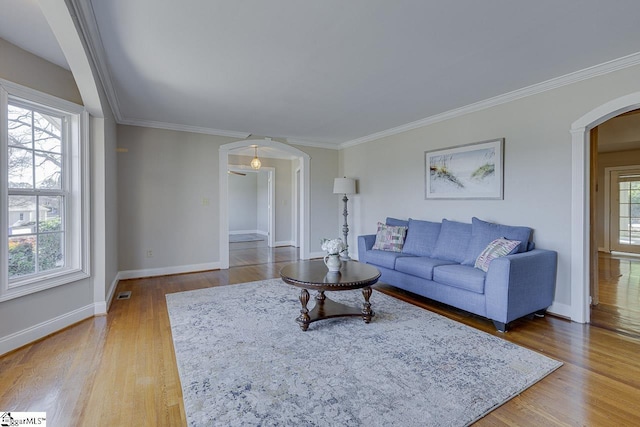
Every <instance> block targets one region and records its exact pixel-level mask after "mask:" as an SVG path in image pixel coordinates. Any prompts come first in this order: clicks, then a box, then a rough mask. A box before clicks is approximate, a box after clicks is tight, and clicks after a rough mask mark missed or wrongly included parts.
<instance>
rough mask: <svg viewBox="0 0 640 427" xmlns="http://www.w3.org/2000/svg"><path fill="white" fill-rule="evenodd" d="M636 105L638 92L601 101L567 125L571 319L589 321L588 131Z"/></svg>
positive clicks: (589, 141) (639, 93) (639, 99)
mask: <svg viewBox="0 0 640 427" xmlns="http://www.w3.org/2000/svg"><path fill="white" fill-rule="evenodd" d="M638 108H640V92H635V93H632V94H630V95H626V96H623V97H620V98H617V99H614V100H612V101H609V102H607V103H606V104H603V105H601V106H599V107H597V108H595V109H593V110H591V111H590V112H588V113H587V114H585V115H584V116H582V117H581V118H579V119H578V120H576V121H575V122H574V123H573V124H572V125H571V153H572V159H573V163H572V167H571V170H572V183H571V199H572V202H571V217H572V218H573V222H572V225H571V320H573V321H575V322H579V323H589V321H590V312H589V304H590V301H589V236H590V231H589V221H590V216H589V215H590V214H589V204H590V195H589V175H590V167H589V162H590V144H591V140H590V131H591V129H593V128H594V127H596V126H598V125H600V124H601V123H604V122H606V121H607V120H609V119H611V118H613V117H615V116H617V115H620V114H623V113H626V112H628V111H631V110H636V109H638Z"/></svg>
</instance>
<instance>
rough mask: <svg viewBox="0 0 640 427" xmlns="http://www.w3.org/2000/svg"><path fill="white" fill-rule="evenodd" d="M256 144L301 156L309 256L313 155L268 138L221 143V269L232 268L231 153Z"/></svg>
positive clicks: (304, 244)
mask: <svg viewBox="0 0 640 427" xmlns="http://www.w3.org/2000/svg"><path fill="white" fill-rule="evenodd" d="M256 144H257V145H259V146H261V147H272V148H274V149H277V150H280V151H284V152H286V153H289V154H291V155H292V156H293V157H298V158H299V160H300V161H299V164H300V180H301V182H300V210H301V214H300V228H301V229H302V235H301V236H300V258H301V259H309V200H310V182H309V163H310V160H311V157H310V156H309V155H308V154H307V153H305V152H304V151H300V150H298V149H297V148H295V147H292V146H290V145H287V144H283V143H281V142H278V141H272V140H271V139H267V138H265V139H249V140H244V141H237V142H232V143H230V144H225V145H221V146H220V148H219V151H218V183H219V194H220V197H219V200H220V204H219V212H218V217H219V219H218V221H219V227H218V228H219V234H218V237H219V253H220V268H221V269H228V268H229V243H228V241H227V237H226V236H228V235H229V177H228V175H227V168H228V164H229V153H230V152H231V151H232V150H236V149H239V148H245V147H251V146H252V145H256Z"/></svg>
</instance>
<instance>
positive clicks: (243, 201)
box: [229, 172, 258, 233]
mask: <svg viewBox="0 0 640 427" xmlns="http://www.w3.org/2000/svg"><path fill="white" fill-rule="evenodd" d="M257 213H258V174H257V173H251V172H249V173H247V174H246V175H245V176H240V175H233V174H230V175H229V233H233V232H238V231H249V230H251V231H255V230H257V229H258V215H257Z"/></svg>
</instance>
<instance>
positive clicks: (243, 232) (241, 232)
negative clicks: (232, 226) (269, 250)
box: [229, 230, 269, 236]
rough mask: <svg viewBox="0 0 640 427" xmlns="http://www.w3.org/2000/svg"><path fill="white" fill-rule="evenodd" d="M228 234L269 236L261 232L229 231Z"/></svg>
mask: <svg viewBox="0 0 640 427" xmlns="http://www.w3.org/2000/svg"><path fill="white" fill-rule="evenodd" d="M229 234H260V235H262V236H268V235H269V233H267V232H266V231H262V230H233V231H229Z"/></svg>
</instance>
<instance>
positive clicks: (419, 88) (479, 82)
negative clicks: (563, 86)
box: [0, 0, 640, 147]
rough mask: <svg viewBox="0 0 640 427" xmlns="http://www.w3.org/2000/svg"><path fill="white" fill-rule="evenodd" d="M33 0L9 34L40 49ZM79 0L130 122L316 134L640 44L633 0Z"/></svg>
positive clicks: (398, 120)
mask: <svg viewBox="0 0 640 427" xmlns="http://www.w3.org/2000/svg"><path fill="white" fill-rule="evenodd" d="M34 1H36V0H3V1H2V2H1V3H0V16H1V17H2V18H1V20H0V37H2V38H5V39H7V40H9V41H10V42H12V43H14V44H16V45H18V46H21V47H24V48H25V49H26V50H30V51H32V52H35V53H37V52H38V49H39V47H38V46H39V45H38V43H36V47H33V46H31V45H32V44H33V42H34V40H35V39H36V38H37V37H36V35H35V34H34V32H33V31H32V30H33V28H31V25H32V24H31V23H29V25H25V27H28V28H30V30H29V31H24V29H22V31H21V30H20V26H19V25H17V24H15V22H17V21H18V20H22V21H24V20H26V22H28V18H24V17H20V16H13V15H19V14H18V11H19V10H20V9H21V7H16V5H25V4H33V3H34ZM72 1H73V2H74V3H77V4H79V5H80V6H81V7H80V9H82V10H83V11H84V14H85V19H88V20H89V21H91V20H93V19H95V21H94V22H93V23H94V24H97V26H96V27H95V28H94V29H93V30H92V25H89V26H88V28H89V32H90V34H87V36H88V37H89V39H90V43H91V45H92V46H93V49H94V51H95V53H96V54H97V55H98V63H99V65H100V66H101V67H102V70H101V74H102V76H103V78H104V79H105V80H106V82H107V85H109V86H111V89H112V90H111V91H110V93H109V95H110V98H111V101H112V104H114V109H115V110H116V111H115V113H116V116H117V117H118V119H119V121H120V122H121V123H131V124H143V125H151V126H158V127H168V128H178V129H185V130H196V131H202V132H207V133H214V134H215V133H218V134H222V135H230V136H246V135H249V134H253V135H259V136H260V137H272V138H281V139H284V140H286V141H288V142H294V143H305V144H310V145H324V146H333V147H338V146H340V145H342V146H345V145H349V144H350V143H353V142H354V141H360V140H363V139H366V138H367V137H368V136H370V135H373V134H376V133H379V132H384V131H386V130H389V129H393V128H396V127H400V126H403V125H406V124H408V123H412V122H415V121H419V120H423V119H425V118H429V117H433V116H436V115H439V114H442V113H445V112H447V111H451V110H454V109H458V108H461V107H464V106H467V105H470V104H474V103H477V102H480V101H482V100H486V99H490V98H493V97H496V96H499V95H503V94H507V93H509V92H512V91H515V90H518V89H522V88H525V87H528V86H531V85H535V84H538V83H541V82H545V81H547V80H550V79H554V78H557V77H560V76H565V75H567V74H570V73H574V72H577V71H580V70H584V69H587V68H589V67H592V66H594V65H598V64H603V63H606V62H608V61H612V60H615V59H618V58H622V57H625V56H627V55H631V54H635V53H638V52H639V51H640V25H638V16H640V1H638V0H616V1H604V0H563V1H557V0H537V1H525V0H522V1H514V0H483V1H477V0H449V1H435V0H432V1H426V0H422V1H421V0H394V1H389V0H349V1H344V0H323V1H319V2H309V1H299V0H271V1H263V0H244V1H242V2H239V1H234V0H213V1H212V0H189V1H184V2H177V1H170V0H135V1H131V0H109V1H104V0H93V1H91V0H72ZM26 8H28V9H31V8H29V7H26ZM29 12H30V13H32V14H33V13H34V11H33V10H29ZM34 19H35V18H34ZM22 21H21V22H22ZM11 22H13V23H14V24H13V25H11V26H7V23H11ZM33 22H34V24H33V25H37V23H38V22H39V18H38V19H36V20H34V21H33ZM45 38H46V37H45ZM41 43H42V45H43V46H44V43H45V41H42V40H41ZM44 50H45V53H51V55H52V56H54V57H55V55H54V54H53V52H50V51H51V48H46V49H44ZM40 54H41V56H44V54H42V53H40ZM51 60H54V59H51ZM54 62H55V61H54Z"/></svg>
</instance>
